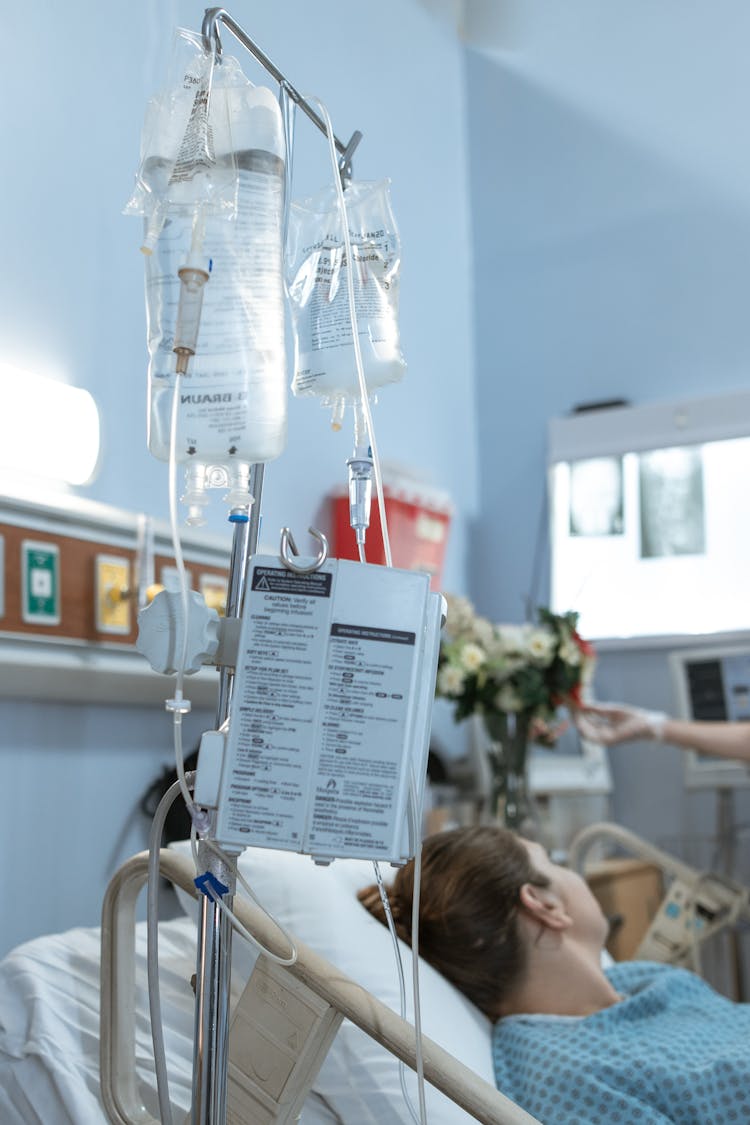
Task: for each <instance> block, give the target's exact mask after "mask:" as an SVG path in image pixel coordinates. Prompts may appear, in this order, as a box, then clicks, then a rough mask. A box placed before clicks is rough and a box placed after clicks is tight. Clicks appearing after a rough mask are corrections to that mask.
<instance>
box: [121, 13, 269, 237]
mask: <svg viewBox="0 0 750 1125" xmlns="http://www.w3.org/2000/svg"><path fill="white" fill-rule="evenodd" d="M186 56H187V57H186ZM227 64H228V65H227V66H226V67H223V68H222V70H221V72H220V75H219V81H218V82H217V83H215V82H214V76H215V61H214V55H213V52H211V53H209V54H207V53H206V52H205V51H204V50H203V47H202V43H201V40H200V38H199V37H198V36H197V35H195V34H194V33H193V32H190V31H185V30H183V29H180V30H179V31H178V32H177V37H176V42H175V46H174V53H173V60H172V69H173V70H174V71H175V72H176V76H175V77H173V79H172V81H171V82H170V83H168V85H167V87H166V89H164V90H163V91H161V93H159V94H158V95H157V96H156V97H153V98H151V99H150V100H149V102H148V104H147V106H146V113H145V119H144V124H143V129H142V132H141V156H140V163H139V166H138V171H137V173H136V178H135V187H134V189H133V193H132V195H131V197H130V199H129V200H128V202H127V204H126V205H125V214H126V215H142V216H144V218H145V219H146V224H145V231H144V245H143V249H144V251H146V252H147V253H149V252H151V251H152V250H153V248H154V244H155V242H156V239H157V238H158V236H159V233H160V231H161V228H162V226H163V225H164V222H165V221H166V219H167V217H168V216H170V215H174V214H175V213H178V212H179V213H183V214H192V212H193V211H194V209H195V206H196V202H197V201H200V203H201V205H202V207H203V209H204V213H205V212H207V211H215V212H223V213H224V214H235V213H236V207H237V174H236V168H235V164H234V159H233V154H232V151H231V144H230V143H229V139H228V138H229V130H230V126H229V118H228V106H227V102H226V98H224V97H221V96H220V95H217V96H214V94H215V90H214V87H215V86H216V85H218V86H219V88H220V89H222V88H224V87H226V86H228V85H230V84H233V83H234V84H237V83H239V84H245V83H246V82H247V79H246V78H245V77H244V75H242V72H241V71H240V69H239V64H238V63H237V60H236V59H234V58H229V59H227ZM217 147H218V149H219V152H220V154H221V159H217Z"/></svg>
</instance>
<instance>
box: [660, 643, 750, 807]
mask: <svg viewBox="0 0 750 1125" xmlns="http://www.w3.org/2000/svg"><path fill="white" fill-rule="evenodd" d="M669 663H670V668H671V673H672V681H673V688H674V696H675V713H676V715H677V717H678V718H680V719H701V720H707V721H712V722H717V721H718V722H727V721H728V722H741V721H750V643H748V644H744V645H742V644H736V645H717V646H713V647H705V648H694V649H677V650H676V651H674V652H672V653H670V657H669ZM685 785H686V786H687V788H688V789H737V788H747V787H748V786H750V768H748V766H747V765H745V764H744V763H743V762H734V761H729V760H727V759H726V758H717V757H714V756H712V755H708V754H699V753H697V752H696V751H693V750H689V751H687V752H686V754H685Z"/></svg>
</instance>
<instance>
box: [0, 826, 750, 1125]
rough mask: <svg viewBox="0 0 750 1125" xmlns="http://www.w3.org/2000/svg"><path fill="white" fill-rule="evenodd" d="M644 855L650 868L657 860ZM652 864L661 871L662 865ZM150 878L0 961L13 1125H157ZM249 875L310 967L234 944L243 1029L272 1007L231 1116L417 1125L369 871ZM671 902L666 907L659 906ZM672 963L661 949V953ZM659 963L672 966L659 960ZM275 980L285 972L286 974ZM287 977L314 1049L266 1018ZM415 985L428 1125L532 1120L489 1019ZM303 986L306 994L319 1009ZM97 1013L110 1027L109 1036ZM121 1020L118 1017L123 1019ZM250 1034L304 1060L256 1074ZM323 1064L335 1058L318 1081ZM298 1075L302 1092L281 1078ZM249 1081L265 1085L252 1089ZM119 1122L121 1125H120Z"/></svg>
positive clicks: (177, 1033)
mask: <svg viewBox="0 0 750 1125" xmlns="http://www.w3.org/2000/svg"><path fill="white" fill-rule="evenodd" d="M610 827H614V826H606V825H604V826H601V825H599V826H594V827H593V829H588V830H586V832H587V833H588V836H587V835H586V833H584V834H582V835H583V842H582V844H581V846H580V847H574V849H573V855H574V859H575V860H576V862H579V861H582V860H581V857H585V852H586V850H587V848H588V846H589V845H590V844H591V843H593V841H594V840H601V839H602V836H603V835H606V832H605V830H606V829H608V828H610ZM618 831H622V830H615V832H616V834H617V832H618ZM627 837H629V838H627ZM617 843H618V846H620V847H627V846H629V845H630V846H631V847H634V848H635V847H638V848H640V846H641V845H643V847H645V848H646V849H647V850H649V849H650V845H646V844H645V843H644V842H643V841H640V840H639V839H638V837H631V836H630V834H626V836H619V837H618V839H617ZM635 854H642V852H640V851H636V853H635ZM649 854H650V856H651V858H655V857H654V855H653V851H649ZM658 855H659V857H660V858H661V857H662V856H663V853H658ZM664 859H665V862H667V863H668V865H669V866H668V867H666V868H665V870H666V872H667V874H668V875H669V876H670V886H674V882H675V878H676V876H675V869H674V864H675V863H676V861H672V860H671V858H670V857H664ZM162 861H163V871H164V874H165V875H167V877H168V878H169V879H170V880H172V881H173V882H174V884H175V886H176V887H177V888H178V893H179V896H180V900H181V902H182V903H183V905H184V907H185V910H186V912H185V915H184V916H183V917H179V918H176V919H173V920H171V921H167V922H162V923H161V925H160V927H159V932H160V940H159V949H160V966H161V968H160V981H161V992H162V997H161V1003H162V1014H163V1018H164V1024H165V1040H166V1052H167V1066H168V1073H169V1081H170V1095H171V1100H172V1104H173V1106H174V1107H175V1122H180V1123H181V1122H182V1120H183V1114H182V1112H181V1111H183V1110H184V1111H186V1110H187V1108H188V1107H189V1103H190V1086H191V1069H192V1034H193V1014H194V996H193V992H192V989H191V985H190V978H191V976H192V974H193V972H194V971H195V948H196V940H197V925H196V917H197V913H196V908H195V905H194V900H193V898H192V893H193V891H194V888H193V884H192V877H193V869H192V863H191V861H190V857H189V846H188V845H187V844H182V845H176V846H174V847H173V848H171V849H169V850H168V851H167V852H165V853H162ZM678 866H679V868H680V869H681V870H680V872H679V874H680V875H681V876H684V877H688V878H691V879H694V880H697V882H695V881H694V882H693V884H692V886H693V888H694V890H695V891H700V892H701V893H702V894H703V895H704V898H705V896H706V895H708V898H709V899H710V901H711V902H712V903H715V902H716V896H717V895H720V894H721V893H724V899H723V901H722V903H718V906H719V913H721V919H722V922H723V924H726V922H728V921H729V920H730V917H731V919H736V918H737V917H738V916H739V915H740V914H745V916H747V896H746V893H745V892H744V891H743V890H742V889H741V888H740V889H739V890H738V889H737V888H736V887H732V886H731V885H729V884H727V883H725V882H724V881H721V880H720V881H719V883H717V884H714V883H712V881H711V880H710V878H708V877H705V876H703V875H701V874H700V873H696V872H692V871H691V869H689V868H685V867H684V865H678ZM146 867H147V861H146V857H145V856H137V857H134V858H133V859H131V860H129V861H128V863H127V864H125V865H124V867H123V868H121V869H120V871H119V872H118V873H117V874H116V875H115V877H114V878H113V880H112V882H111V883H110V887H109V889H108V891H107V895H106V899H105V903H104V909H103V918H102V927H101V929H99V928H92V929H85V930H83V929H78V930H73V931H70V932H68V933H66V934H59V935H52V936H50V937H43V938H39V939H35V940H34V941H31V942H28V943H26V944H25V945H23V946H20V947H19V948H18V949H17V950H15V951H13V952H12V953H11V954H9V955H8V956H7V957H6V958H5V959H4V960H3V961H2V962H0V997H2V999H0V1121H2V1122H3V1125H37V1123H39V1125H106V1122H107V1121H109V1120H114V1121H118V1120H123V1121H125V1120H127V1119H128V1117H127V1114H128V1113H129V1112H130V1111H131V1110H132V1109H133V1108H134V1107H137V1106H139V1105H140V1104H141V1102H142V1105H143V1115H142V1117H141V1120H144V1121H147V1120H149V1118H153V1119H155V1120H158V1109H157V1101H156V1096H155V1093H154V1088H155V1078H154V1073H153V1063H152V1047H151V1039H150V1030H149V1020H148V999H147V994H146V987H145V924H144V923H137V924H135V923H134V917H135V896H136V893H137V888H138V887H139V886H140V884H142V882H143V881H144V879H145V874H146ZM240 868H241V870H242V873H243V874H244V876H245V878H247V879H248V881H249V882H250V883H251V884H252V886H253V888H254V890H255V893H256V895H257V896H258V898H259V900H260V901H261V902H263V903H264V904H265V905H266V907H267V908H268V909H269V910H270V911H271V912H272V913H273V914H274V915H275V917H276V918H277V919H278V920H279V921H280V922H281V923H282V924H283V925H284V926H285V927H286V928H287V929H289V930H290V931H291V932H293V933H294V934H295V937H296V938H297V939H299V941H298V948H299V959H298V963H297V965H295V966H294V968H293V969H292V970H280V969H278V968H277V967H276V966H273V967H272V966H271V965H270V963H269V962H267V961H266V960H265V959H264V958H260V959H258V958H257V955H256V953H255V952H254V951H253V950H252V947H250V946H248V945H247V944H246V943H245V942H244V941H242V940H241V939H240V938H238V937H235V939H234V951H233V970H232V993H233V1011H234V1013H235V1017H234V1018H237V1019H238V1020H239V1019H241V1018H242V1017H241V1016H240V1015H237V1013H241V1012H242V1011H243V1009H242V1007H241V997H242V995H243V993H244V992H245V986H246V985H247V982H248V981H250V984H249V985H247V989H248V992H247V995H250V993H251V991H252V989H253V988H255V989H256V1000H255V1007H256V1009H257V1007H258V1004H260V1007H261V1009H262V1010H263V1014H262V1015H261V1020H260V1026H257V1025H255V1026H247V1025H246V1026H244V1027H243V1028H242V1032H241V1033H240V1032H239V1027H233V1029H232V1032H231V1036H230V1105H231V1104H232V1099H233V1098H235V1097H237V1096H239V1097H246V1098H250V1099H251V1101H252V1102H253V1111H252V1112H253V1113H254V1114H255V1116H248V1117H247V1118H240V1120H243V1119H244V1120H247V1121H248V1122H266V1121H268V1122H272V1121H283V1120H290V1121H293V1120H295V1119H296V1114H297V1112H298V1111H301V1117H300V1120H301V1121H302V1123H303V1125H368V1123H371V1125H375V1123H376V1122H377V1123H382V1122H389V1123H390V1122H393V1123H395V1125H399V1123H401V1122H403V1123H404V1125H408V1122H410V1120H411V1119H410V1117H409V1114H408V1110H407V1108H406V1106H405V1104H404V1100H403V1096H402V1092H401V1086H400V1079H399V1064H398V1061H397V1060H398V1058H403V1059H405V1060H406V1063H407V1067H410V1066H412V1065H413V1064H414V1036H413V1031H412V1030H411V1028H410V1027H409V1026H408V1025H407V1024H404V1023H403V1022H402V1021H401V1020H400V1018H399V1017H398V1016H397V1015H396V1014H395V1013H396V1012H397V1011H398V1009H399V999H398V984H397V975H396V971H395V965H394V954H393V946H392V943H391V938H390V935H389V934H388V931H387V930H386V929H385V927H383V926H382V925H381V924H380V923H379V922H378V921H376V920H375V919H374V918H372V917H371V916H370V915H369V914H368V912H367V911H365V910H364V909H363V908H362V907H361V905H360V904H359V902H358V901H357V899H356V891H357V890H358V889H359V888H360V887H362V886H365V885H367V884H369V883H371V882H372V881H373V874H372V867H371V865H370V864H368V863H366V862H364V861H355V860H337V861H336V862H335V863H333V864H332V865H331V866H330V867H327V868H326V867H317V866H315V865H313V863H312V861H311V860H310V859H309V858H308V857H306V856H300V855H296V854H293V853H288V852H271V851H265V850H263V849H254V850H251V851H247V852H245V853H244V854H243V856H242V857H241V858H240ZM738 894H739V897H740V900H741V901H740V904H739V905H737V902H738V898H737V895H738ZM712 896H713V897H712ZM668 899H669V894H668V895H667V899H666V900H665V901H667V900H668ZM688 905H689V904H688ZM237 908H238V913H240V914H241V917H242V920H243V921H244V922H245V924H246V925H247V926H248V928H250V929H252V930H253V932H255V933H256V934H257V935H258V937H259V938H260V939H261V941H262V942H263V943H264V944H266V946H267V947H268V948H270V949H271V950H272V951H275V952H277V953H279V954H285V953H286V951H287V946H286V943H285V941H284V938H283V936H281V935H280V934H279V932H278V930H277V929H276V928H275V927H274V926H273V925H272V923H271V922H270V921H269V920H268V919H267V918H266V917H265V916H264V915H263V914H262V913H261V912H260V911H258V910H257V908H254V907H252V906H249V905H246V904H245V903H244V901H243V902H242V903H240V902H239V900H238V907H237ZM691 909H692V907H691ZM672 915H673V912H671V913H668V914H667V917H672ZM717 925H718V921H717ZM714 929H715V927H714ZM712 932H713V931H712ZM702 937H703V933H700V935H699V937H698V938H696V939H691V941H690V948H693V947H694V946H695V944H696V943H697V942H699V941H700V940H702ZM302 943H304V944H302ZM100 948H101V949H103V955H102V957H101V960H100ZM656 952H658V948H657V949H656ZM666 952H669V951H668V950H667V949H666V947H664V950H663V951H662V953H663V954H664V953H666ZM402 957H403V960H404V965H405V970H406V971H405V976H406V982H407V1011H411V988H410V984H409V981H410V972H409V965H410V957H411V954H410V952H409V950H408V949H407V947H405V946H404V947H402ZM658 959H660V960H670V959H671V958H670V957H669V956H666V955H662V956H660V957H659V958H658ZM334 966H335V968H334ZM100 973H101V993H100ZM277 973H284V974H289V973H291V976H285V977H277V975H276V974H277ZM285 980H286V981H291V985H290V987H291V988H292V995H290V996H288V997H287V999H286V1000H282V1004H281V1009H282V1011H284V1010H286V1011H289V1006H290V1005H292V1006H294V1005H295V1004H296V1005H302V1007H305V1005H307V1007H306V1010H307V1011H308V1016H307V1020H308V1024H310V1023H315V1022H316V1021H317V1025H316V1026H317V1029H318V1034H317V1035H316V1036H313V1038H312V1040H311V1041H310V1043H308V1044H307V1046H305V1044H304V1043H303V1042H301V1041H299V1040H298V1039H295V1036H289V1035H286V1038H285V1034H284V1033H285V1031H288V1028H286V1026H285V1025H284V1024H283V1023H282V1024H279V1017H278V1014H277V1015H274V1013H273V1011H272V1010H271V1008H270V1007H269V1008H264V1007H263V1006H264V1004H265V1001H266V999H267V998H268V997H269V996H270V995H272V994H274V993H276V994H278V992H279V989H280V988H283V987H284V981H285ZM298 984H301V986H302V990H303V991H302V992H301V993H300V994H297V993H295V992H294V989H295V988H296V986H297V985H298ZM420 986H421V1011H422V1025H423V1032H424V1035H425V1037H426V1040H425V1052H424V1054H425V1075H426V1078H427V1080H428V1084H427V1089H426V1100H427V1114H428V1121H429V1122H430V1125H466V1123H467V1122H471V1121H473V1120H478V1121H484V1122H488V1123H492V1125H504V1123H506V1122H507V1123H508V1125H516V1123H518V1125H521V1123H522V1122H525V1123H531V1122H533V1121H534V1119H533V1118H532V1117H530V1116H529V1115H528V1114H526V1113H525V1112H524V1111H522V1110H520V1109H519V1108H518V1107H516V1106H514V1105H513V1103H511V1102H509V1101H508V1100H507V1099H506V1098H504V1097H503V1095H502V1094H500V1093H498V1092H497V1091H496V1090H495V1088H494V1084H493V1077H494V1076H493V1067H492V1056H491V1036H490V1024H489V1021H488V1020H487V1019H486V1017H485V1016H483V1015H482V1014H481V1013H480V1012H479V1011H478V1010H477V1009H476V1008H474V1007H473V1006H472V1005H471V1004H470V1003H469V1002H468V1001H467V1000H466V999H465V997H463V996H462V995H461V994H460V993H458V992H457V991H456V990H455V989H454V988H453V987H452V985H450V984H449V983H448V982H447V981H446V980H445V979H444V978H442V977H441V976H440V975H439V974H438V973H437V972H436V971H435V970H434V969H432V968H431V966H429V965H427V964H425V963H421V965H420ZM307 989H312V993H313V994H314V995H315V996H316V997H318V998H319V1001H318V1002H316V1001H315V1000H314V999H311V997H310V995H309V994H308V992H307ZM100 996H101V1012H100ZM258 997H260V1000H258ZM316 1004H317V1006H316ZM100 1014H101V1015H102V1016H103V1019H104V1022H105V1025H106V1026H107V1028H108V1029H111V1032H110V1030H107V1031H106V1033H105V1034H104V1035H103V1036H100V1033H99V1020H100ZM115 1014H117V1015H119V1017H120V1018H119V1019H117V1020H115V1019H113V1018H112V1017H114V1015H115ZM342 1017H343V1022H340V1021H341V1019H342ZM264 1021H265V1022H264ZM339 1024H340V1026H339ZM253 1036H255V1037H256V1044H257V1037H258V1036H261V1037H265V1038H266V1039H268V1038H271V1039H274V1040H275V1047H276V1049H277V1051H278V1046H279V1043H281V1045H282V1048H283V1046H284V1043H285V1042H286V1043H287V1044H288V1043H289V1042H290V1041H291V1039H295V1042H294V1043H293V1047H294V1050H293V1051H291V1052H289V1053H288V1054H287V1056H286V1061H285V1060H284V1059H282V1062H281V1063H279V1058H278V1054H277V1057H276V1060H275V1061H274V1059H273V1052H272V1053H271V1055H266V1054H263V1055H262V1056H261V1057H262V1059H263V1060H264V1062H263V1065H257V1057H258V1056H257V1055H253V1057H255V1058H256V1071H258V1072H262V1073H255V1074H252V1073H251V1072H252V1069H253V1067H252V1064H249V1062H248V1059H249V1055H248V1049H247V1044H248V1043H249V1042H251V1041H252V1038H253ZM100 1053H101V1074H102V1076H103V1084H102V1085H103V1088H104V1093H102V1089H101V1088H100ZM281 1053H282V1055H283V1054H284V1052H283V1050H282V1052H281ZM251 1054H252V1052H251ZM293 1055H294V1058H292V1056H293ZM321 1055H324V1056H325V1057H324V1058H323V1061H322V1065H320V1069H319V1070H318V1071H317V1073H316V1067H317V1065H318V1063H319V1056H321ZM300 1058H301V1059H302V1062H301V1063H299V1061H298V1060H299V1059H300ZM295 1060H297V1061H295ZM131 1064H134V1068H133V1069H132V1073H133V1078H132V1080H131V1078H130V1077H129V1075H130V1074H131ZM295 1066H297V1067H298V1069H297V1072H296V1073H295V1074H294V1076H293V1080H292V1081H287V1079H288V1078H289V1075H290V1073H291V1071H292V1070H293V1069H294V1067H295ZM248 1072H250V1074H249V1077H250V1078H251V1079H253V1080H254V1084H253V1083H249V1082H248V1081H247V1075H248ZM406 1074H407V1084H408V1088H409V1092H410V1095H411V1098H412V1101H413V1102H414V1103H416V1083H415V1079H414V1076H413V1074H412V1072H411V1070H410V1069H407V1071H406ZM298 1079H299V1081H298ZM233 1083H234V1084H235V1089H234V1092H233V1086H232V1084H233ZM237 1083H239V1085H237ZM308 1087H309V1088H308ZM302 1097H304V1101H303V1102H301V1104H300V1098H302ZM295 1099H296V1100H295ZM105 1106H106V1107H107V1108H106V1109H105ZM247 1112H248V1113H249V1112H250V1111H249V1110H248V1111H247ZM118 1114H121V1115H122V1116H121V1117H119V1118H118V1116H117V1115H118Z"/></svg>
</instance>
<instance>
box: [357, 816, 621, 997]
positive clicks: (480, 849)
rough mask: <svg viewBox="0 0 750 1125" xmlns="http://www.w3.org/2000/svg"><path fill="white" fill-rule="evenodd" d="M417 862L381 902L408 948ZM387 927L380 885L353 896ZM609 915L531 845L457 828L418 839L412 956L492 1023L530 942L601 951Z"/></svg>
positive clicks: (520, 976)
mask: <svg viewBox="0 0 750 1125" xmlns="http://www.w3.org/2000/svg"><path fill="white" fill-rule="evenodd" d="M413 888H414V862H413V861H410V862H409V863H407V864H406V865H405V866H404V867H401V868H399V869H398V871H397V873H396V877H395V880H394V883H393V885H392V886H391V887H389V888H388V899H389V902H390V904H391V911H392V913H393V919H394V922H395V925H396V931H397V933H398V936H399V937H400V938H403V940H404V941H406V942H408V943H409V944H411V912H412V893H413ZM358 897H359V899H360V901H361V902H362V903H363V905H364V906H366V907H367V909H368V910H369V911H370V913H371V914H373V915H374V916H375V917H376V918H378V919H379V920H380V921H381V922H383V923H385V921H386V918H385V910H384V908H383V905H382V902H381V899H380V893H379V891H378V888H377V886H375V885H373V886H371V887H367V888H366V889H365V890H362V891H360V892H359V896H358ZM606 932H607V924H606V921H605V919H604V917H603V915H602V913H601V910H600V909H599V906H598V904H597V903H596V900H595V899H594V898H593V896H592V895H591V892H590V891H589V890H588V887H587V886H586V884H585V883H584V881H583V880H582V879H581V878H580V876H578V875H577V874H575V872H573V871H569V870H568V869H566V868H562V867H559V866H558V865H557V864H555V863H552V861H551V860H550V859H549V857H548V856H547V854H546V852H545V851H544V849H543V848H542V847H541V846H540V845H539V844H536V843H532V842H530V841H528V840H524V839H522V838H521V837H519V836H516V835H515V834H514V833H512V832H509V831H507V830H506V829H504V828H498V827H494V826H487V827H479V828H456V829H454V830H452V831H449V832H439V833H437V834H436V835H434V836H430V837H428V838H427V839H426V840H425V841H424V843H423V845H422V877H421V887H420V896H419V952H420V954H421V955H422V956H423V957H424V958H425V960H426V961H429V962H430V964H431V965H433V966H434V967H435V968H436V969H437V970H438V971H439V972H441V973H442V974H443V976H445V977H447V978H448V980H450V981H451V982H452V983H453V984H454V985H455V986H456V988H458V989H460V991H461V992H463V993H464V995H465V996H467V997H468V998H469V1000H471V1001H472V1002H473V1003H474V1004H475V1005H476V1006H477V1007H478V1008H480V1009H481V1010H482V1011H483V1012H484V1013H485V1014H486V1015H488V1016H489V1017H490V1019H497V1017H498V1016H499V1015H500V1014H502V1013H503V1009H504V1007H505V1001H506V998H508V997H509V995H510V994H511V993H512V992H513V991H514V990H516V989H517V987H518V985H519V983H521V982H523V980H524V978H525V976H526V973H527V969H528V964H529V957H530V953H531V951H532V948H535V947H539V946H540V944H541V943H544V945H545V947H546V948H547V949H548V950H551V951H552V953H553V955H554V953H555V950H556V943H559V942H561V941H562V940H563V938H564V937H567V935H570V936H571V937H572V939H573V940H575V941H576V942H580V943H581V944H582V945H583V946H584V947H587V948H589V949H590V951H591V954H592V957H597V958H598V955H599V952H600V951H601V946H602V944H603V942H604V939H605V937H606Z"/></svg>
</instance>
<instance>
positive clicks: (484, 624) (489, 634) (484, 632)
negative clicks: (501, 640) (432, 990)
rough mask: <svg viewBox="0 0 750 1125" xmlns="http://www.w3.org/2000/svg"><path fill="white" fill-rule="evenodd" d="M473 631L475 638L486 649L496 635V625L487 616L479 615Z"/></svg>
mask: <svg viewBox="0 0 750 1125" xmlns="http://www.w3.org/2000/svg"><path fill="white" fill-rule="evenodd" d="M472 632H473V634H474V640H475V641H476V642H477V644H479V645H481V646H482V648H483V649H485V650H486V649H488V648H489V647H490V645H491V644H492V642H493V640H494V637H495V629H494V626H493V625H492V623H491V622H490V621H488V620H487V618H486V617H477V619H476V620H475V622H474V628H473V630H472Z"/></svg>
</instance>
